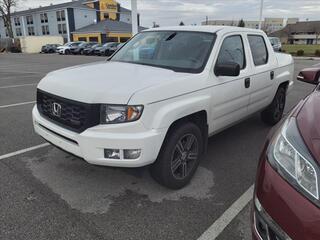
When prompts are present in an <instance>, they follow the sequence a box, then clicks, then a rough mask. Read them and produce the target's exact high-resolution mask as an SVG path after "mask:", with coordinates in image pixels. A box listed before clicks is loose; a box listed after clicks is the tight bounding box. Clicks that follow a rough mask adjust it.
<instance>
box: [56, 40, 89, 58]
mask: <svg viewBox="0 0 320 240" xmlns="http://www.w3.org/2000/svg"><path fill="white" fill-rule="evenodd" d="M81 43H84V42H83V41H79V42H68V43H66V44H65V45H63V46H60V47H58V48H57V53H59V54H65V55H69V54H71V51H70V48H71V47H75V46H79V45H80V44H81Z"/></svg>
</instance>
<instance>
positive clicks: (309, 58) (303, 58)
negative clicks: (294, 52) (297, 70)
mask: <svg viewBox="0 0 320 240" xmlns="http://www.w3.org/2000/svg"><path fill="white" fill-rule="evenodd" d="M293 59H296V60H315V61H320V57H296V56H294V57H293Z"/></svg>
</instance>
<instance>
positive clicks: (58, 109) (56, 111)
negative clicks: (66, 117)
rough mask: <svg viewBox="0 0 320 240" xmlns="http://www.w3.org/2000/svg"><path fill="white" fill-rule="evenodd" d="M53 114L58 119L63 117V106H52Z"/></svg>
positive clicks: (54, 104) (55, 104)
mask: <svg viewBox="0 0 320 240" xmlns="http://www.w3.org/2000/svg"><path fill="white" fill-rule="evenodd" d="M52 114H53V116H56V117H61V105H60V104H59V103H56V102H55V103H53V104H52Z"/></svg>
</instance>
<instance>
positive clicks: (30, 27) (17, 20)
mask: <svg viewBox="0 0 320 240" xmlns="http://www.w3.org/2000/svg"><path fill="white" fill-rule="evenodd" d="M103 20H112V21H117V22H124V23H127V24H131V11H130V10H128V9H125V8H123V7H121V6H120V4H119V3H117V2H116V1H115V0H73V1H70V2H66V3H62V4H55V5H53V4H51V5H50V6H45V7H38V8H34V9H28V10H25V11H19V12H14V13H12V28H13V32H14V36H15V37H21V36H46V35H51V36H57V35H61V36H63V38H64V40H65V42H66V41H70V40H72V34H71V33H72V32H74V31H76V30H77V29H80V28H83V27H85V26H89V25H92V24H95V23H99V22H100V21H103ZM128 34H131V30H130V31H129V32H128ZM6 37H8V32H7V29H6V26H4V21H3V20H2V18H1V16H0V38H6Z"/></svg>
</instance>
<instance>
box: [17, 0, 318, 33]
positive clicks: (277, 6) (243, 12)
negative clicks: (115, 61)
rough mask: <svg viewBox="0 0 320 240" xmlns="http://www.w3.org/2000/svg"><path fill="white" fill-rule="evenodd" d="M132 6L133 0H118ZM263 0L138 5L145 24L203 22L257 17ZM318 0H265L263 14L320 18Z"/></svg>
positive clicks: (39, 0) (163, 0)
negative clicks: (206, 20) (131, 1)
mask: <svg viewBox="0 0 320 240" xmlns="http://www.w3.org/2000/svg"><path fill="white" fill-rule="evenodd" d="M65 1H67V0H54V1H53V0H25V1H21V2H20V3H21V4H20V7H19V8H20V9H21V8H28V7H37V6H39V5H42V6H45V5H49V4H50V3H61V2H65ZM118 1H119V3H121V5H122V6H123V7H126V8H130V0H118ZM259 6H260V0H138V9H139V13H140V15H141V23H142V25H143V26H147V27H149V26H152V23H153V22H157V23H158V24H160V25H161V26H167V25H177V24H179V23H180V21H184V22H185V24H193V23H196V24H200V23H201V22H202V21H205V19H206V16H208V17H209V19H228V20H238V19H241V18H243V19H245V20H257V19H258V18H259ZM319 12H320V5H319V0H281V1H279V0H264V17H284V18H287V17H298V18H300V19H301V20H305V19H306V18H308V19H310V20H312V19H313V20H316V19H318V18H319Z"/></svg>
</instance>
